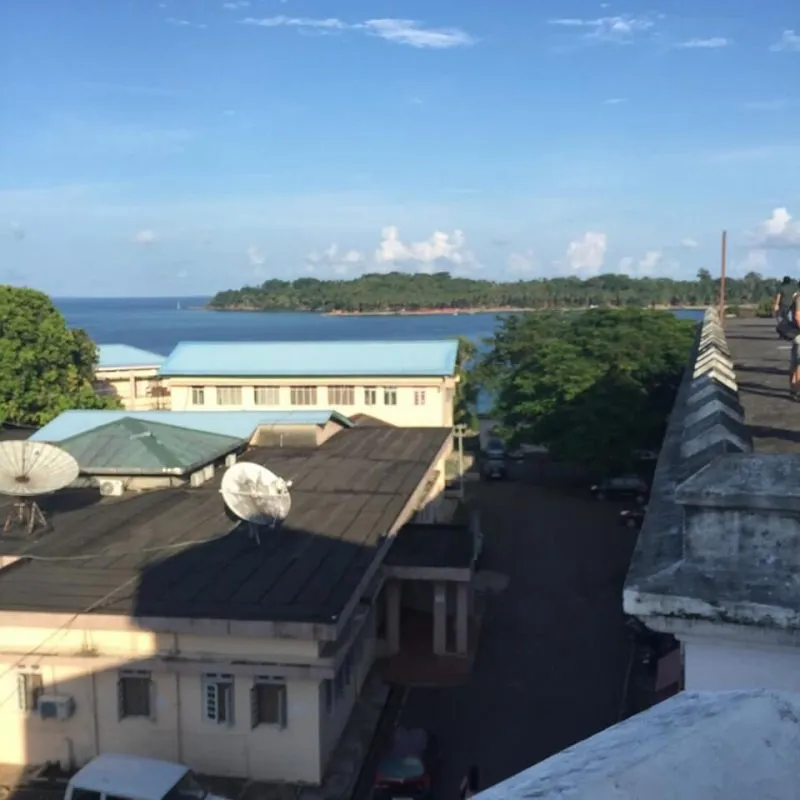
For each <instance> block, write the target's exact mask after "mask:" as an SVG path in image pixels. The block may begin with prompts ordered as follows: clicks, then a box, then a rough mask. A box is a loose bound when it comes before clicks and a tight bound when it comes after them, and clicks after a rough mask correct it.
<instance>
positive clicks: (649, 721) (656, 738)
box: [477, 691, 800, 800]
mask: <svg viewBox="0 0 800 800" xmlns="http://www.w3.org/2000/svg"><path fill="white" fill-rule="evenodd" d="M798 748H800V697H798V696H797V695H794V694H785V693H778V692H764V691H756V692H684V693H682V694H680V695H678V696H677V697H674V698H672V699H670V700H667V701H666V702H664V703H660V704H659V705H657V706H654V707H653V708H651V709H650V710H648V711H645V712H643V713H642V714H637V715H636V716H634V717H631V718H630V719H628V720H626V721H625V722H622V723H620V724H619V725H614V726H613V727H611V728H608V729H607V730H605V731H603V732H602V733H598V734H597V735H596V736H593V737H592V738H591V739H587V740H585V741H583V742H581V743H579V744H577V745H575V746H574V747H570V748H569V749H567V750H564V751H562V752H561V753H558V754H557V755H555V756H553V757H552V758H548V759H547V760H545V761H542V762H541V763H539V764H537V765H536V766H533V767H531V768H530V769H527V770H525V771H524V772H521V773H519V774H518V775H515V776H514V777H513V778H509V779H508V780H507V781H503V782H502V783H500V784H498V785H497V786H493V787H492V788H491V789H488V790H487V791H485V792H481V793H480V794H478V795H477V800H523V798H526V799H527V798H559V797H560V798H571V800H641V798H648V800H674V798H676V797H680V798H685V799H686V800H753V798H758V800H794V799H795V798H797V797H799V796H800V790H798V786H800V761H798V759H797V758H796V754H797V753H798V751H799V750H798Z"/></svg>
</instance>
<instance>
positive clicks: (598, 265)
mask: <svg viewBox="0 0 800 800" xmlns="http://www.w3.org/2000/svg"><path fill="white" fill-rule="evenodd" d="M607 246H608V241H607V237H606V235H605V234H604V233H597V232H596V231H587V232H586V233H584V234H583V236H581V238H580V239H576V240H575V241H573V242H570V243H569V246H568V247H567V263H568V264H569V266H570V267H571V268H572V269H573V270H576V271H580V272H588V273H597V272H599V271H600V270H601V269H602V268H603V262H604V261H605V257H606V248H607Z"/></svg>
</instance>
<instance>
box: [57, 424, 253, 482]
mask: <svg viewBox="0 0 800 800" xmlns="http://www.w3.org/2000/svg"><path fill="white" fill-rule="evenodd" d="M246 443H247V442H246V440H243V439H239V438H236V437H233V436H224V435H222V434H218V433H208V432H206V431H197V430H189V429H188V428H181V427H179V426H177V425H166V424H164V423H161V422H150V421H145V420H141V419H135V418H133V417H122V418H121V419H116V420H114V421H113V422H109V423H107V424H105V425H101V426H100V427H97V428H93V429H92V430H89V431H86V432H85V433H79V434H77V435H76V436H72V437H70V438H68V439H63V440H62V441H60V442H59V447H61V448H62V449H64V450H66V451H67V452H68V453H70V455H72V456H73V457H74V458H75V459H76V461H77V462H78V464H79V465H80V468H81V472H83V473H86V474H95V475H111V474H117V475H137V474H138V475H159V474H163V473H168V474H171V475H183V474H185V473H187V472H191V471H193V470H195V469H198V468H200V467H203V466H205V465H206V464H210V463H211V462H213V461H216V460H217V459H219V458H221V457H222V456H224V455H227V454H228V453H230V452H233V451H234V450H237V449H239V448H240V447H242V446H244V445H245V444H246Z"/></svg>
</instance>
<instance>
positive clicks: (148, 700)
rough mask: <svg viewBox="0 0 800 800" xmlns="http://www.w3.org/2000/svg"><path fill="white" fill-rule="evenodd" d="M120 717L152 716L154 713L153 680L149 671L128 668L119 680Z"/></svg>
mask: <svg viewBox="0 0 800 800" xmlns="http://www.w3.org/2000/svg"><path fill="white" fill-rule="evenodd" d="M117 701H118V703H119V718H120V719H127V718H128V717H151V716H152V713H153V705H154V704H153V681H152V679H151V676H150V673H149V672H143V671H141V670H135V671H134V670H126V671H124V672H121V673H120V675H119V679H118V680H117Z"/></svg>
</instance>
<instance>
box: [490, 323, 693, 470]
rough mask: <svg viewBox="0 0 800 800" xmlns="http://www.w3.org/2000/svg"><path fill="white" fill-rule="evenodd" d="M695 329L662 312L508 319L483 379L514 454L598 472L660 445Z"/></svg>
mask: <svg viewBox="0 0 800 800" xmlns="http://www.w3.org/2000/svg"><path fill="white" fill-rule="evenodd" d="M694 331H695V326H694V324H693V323H691V322H687V321H685V320H679V319H677V318H676V317H675V316H674V315H672V314H671V313H669V312H654V311H643V310H637V309H627V310H608V309H597V310H591V311H587V312H585V313H583V314H575V315H571V314H570V315H566V314H560V315H552V314H531V315H517V316H513V317H509V318H507V319H506V320H505V321H504V322H502V323H501V326H500V328H499V329H498V331H497V333H496V334H495V336H494V338H493V339H492V340H491V345H492V349H491V351H490V352H489V354H488V355H487V356H486V358H485V359H484V361H483V364H482V365H481V374H482V375H483V376H484V379H485V380H487V385H488V386H490V387H491V388H492V390H493V393H494V396H495V398H496V401H495V408H494V415H495V416H496V417H497V418H498V419H499V420H500V421H501V425H502V430H503V434H504V436H505V437H506V438H507V439H508V440H509V441H510V443H511V444H512V446H513V445H519V444H538V445H544V446H546V447H548V448H549V450H550V452H551V454H552V455H553V456H554V457H555V458H559V459H563V460H569V461H573V462H578V463H582V464H585V465H587V466H589V467H590V468H592V469H594V470H596V471H597V472H608V471H612V470H618V469H624V468H626V467H629V466H631V465H632V463H633V462H634V460H635V455H636V452H637V451H640V450H655V449H658V447H659V446H660V443H661V440H662V438H663V435H664V430H665V427H666V422H667V419H668V417H669V414H670V411H671V409H672V404H673V402H674V398H675V393H676V392H677V389H678V387H679V385H680V381H681V379H682V376H683V372H684V370H685V368H686V364H687V361H688V358H689V354H690V352H691V347H692V343H693V337H694Z"/></svg>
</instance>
